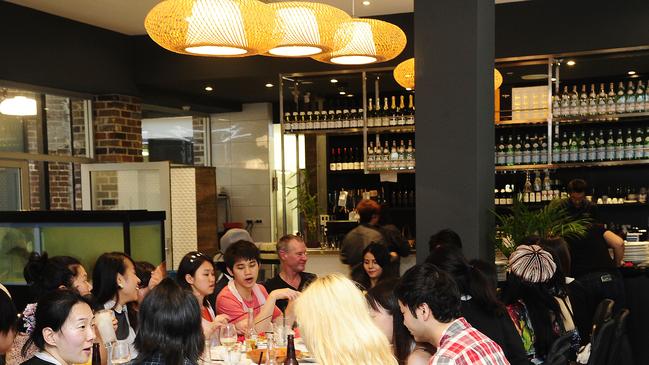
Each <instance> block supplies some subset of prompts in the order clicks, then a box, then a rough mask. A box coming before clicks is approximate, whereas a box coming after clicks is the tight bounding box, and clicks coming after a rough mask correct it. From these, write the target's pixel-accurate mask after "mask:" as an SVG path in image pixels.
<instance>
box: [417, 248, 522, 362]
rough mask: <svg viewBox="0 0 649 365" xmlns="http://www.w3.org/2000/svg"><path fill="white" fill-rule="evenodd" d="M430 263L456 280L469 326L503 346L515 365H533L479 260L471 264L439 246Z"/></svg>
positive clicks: (452, 251)
mask: <svg viewBox="0 0 649 365" xmlns="http://www.w3.org/2000/svg"><path fill="white" fill-rule="evenodd" d="M426 262H427V263H430V264H433V265H436V266H437V267H438V268H440V269H441V270H444V271H445V272H447V273H448V274H450V275H451V277H453V280H455V282H456V283H457V285H458V288H459V290H460V295H461V297H460V298H461V304H460V311H461V313H462V316H463V317H464V318H465V319H466V320H467V322H469V323H470V324H471V325H472V326H473V327H475V328H476V329H478V330H479V331H480V332H482V333H484V334H485V335H487V336H488V337H489V338H491V339H492V340H494V341H495V342H496V343H497V344H498V345H500V347H501V348H502V349H503V352H504V353H505V356H506V357H507V360H508V361H509V362H510V363H511V364H512V365H529V364H530V361H529V360H528V359H527V355H526V353H525V350H524V348H523V342H522V341H521V338H520V336H519V335H518V332H516V328H515V327H514V324H513V323H512V321H511V319H510V318H509V315H507V309H506V308H505V305H504V304H503V303H502V302H501V301H500V300H499V299H498V294H497V293H496V286H495V285H494V281H493V280H492V279H491V278H490V277H488V276H487V275H485V274H484V273H483V272H482V271H481V270H480V269H479V268H478V267H477V266H476V265H475V264H476V262H477V260H473V261H471V262H469V261H467V259H466V258H465V257H464V255H463V254H462V252H461V251H459V250H457V249H455V248H453V247H451V246H448V245H437V246H436V247H435V248H434V249H433V251H431V252H430V254H429V256H428V258H427V259H426Z"/></svg>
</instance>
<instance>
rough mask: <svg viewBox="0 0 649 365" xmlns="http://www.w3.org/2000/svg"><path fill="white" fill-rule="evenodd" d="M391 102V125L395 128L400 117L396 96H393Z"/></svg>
mask: <svg viewBox="0 0 649 365" xmlns="http://www.w3.org/2000/svg"><path fill="white" fill-rule="evenodd" d="M390 101H391V104H390V125H391V126H395V125H397V118H399V116H398V113H399V111H398V109H397V101H396V97H395V96H394V95H392V97H391V98H390Z"/></svg>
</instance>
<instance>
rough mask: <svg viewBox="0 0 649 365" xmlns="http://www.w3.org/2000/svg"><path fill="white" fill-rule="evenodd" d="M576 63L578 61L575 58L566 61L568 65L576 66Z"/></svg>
mask: <svg viewBox="0 0 649 365" xmlns="http://www.w3.org/2000/svg"><path fill="white" fill-rule="evenodd" d="M575 63H577V62H575V61H574V60H570V61H568V62H566V65H568V66H574V65H575Z"/></svg>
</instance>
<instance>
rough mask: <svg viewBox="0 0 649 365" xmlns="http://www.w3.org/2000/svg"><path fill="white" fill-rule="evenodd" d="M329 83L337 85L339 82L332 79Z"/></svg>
mask: <svg viewBox="0 0 649 365" xmlns="http://www.w3.org/2000/svg"><path fill="white" fill-rule="evenodd" d="M329 82H331V83H332V84H335V83H337V82H338V80H336V79H331V80H329Z"/></svg>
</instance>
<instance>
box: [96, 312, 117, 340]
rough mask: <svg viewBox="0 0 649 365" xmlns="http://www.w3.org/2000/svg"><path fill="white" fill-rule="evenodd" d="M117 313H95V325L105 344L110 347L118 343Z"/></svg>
mask: <svg viewBox="0 0 649 365" xmlns="http://www.w3.org/2000/svg"><path fill="white" fill-rule="evenodd" d="M114 321H115V312H113V310H112V309H102V310H99V311H96V312H95V325H96V326H97V330H99V335H100V336H101V340H102V341H103V342H104V344H106V345H108V344H111V343H114V342H116V341H117V336H116V335H115V327H113V322H114Z"/></svg>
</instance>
